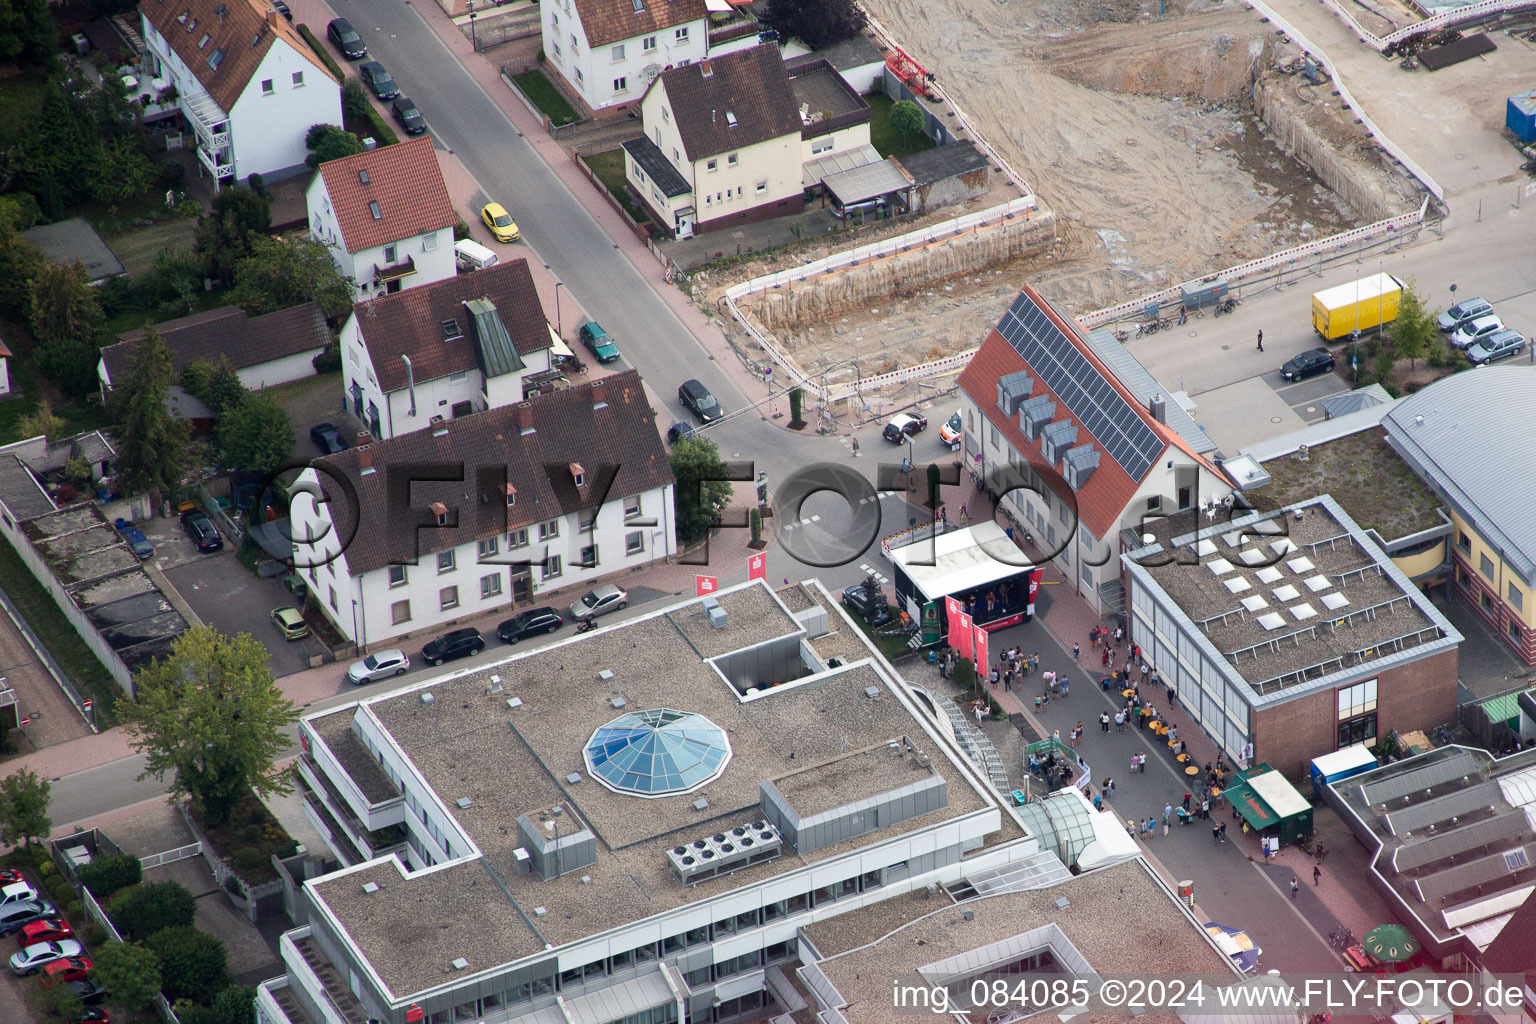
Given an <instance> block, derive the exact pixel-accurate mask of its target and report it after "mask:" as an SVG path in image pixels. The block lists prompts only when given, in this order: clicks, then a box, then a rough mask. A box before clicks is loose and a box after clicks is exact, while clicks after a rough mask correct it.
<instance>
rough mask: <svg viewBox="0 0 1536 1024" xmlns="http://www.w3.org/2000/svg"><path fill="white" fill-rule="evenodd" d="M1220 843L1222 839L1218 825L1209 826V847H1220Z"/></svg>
mask: <svg viewBox="0 0 1536 1024" xmlns="http://www.w3.org/2000/svg"><path fill="white" fill-rule="evenodd" d="M1221 842H1222V839H1221V826H1220V825H1212V826H1211V845H1212V846H1220V845H1221Z"/></svg>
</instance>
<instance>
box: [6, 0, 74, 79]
mask: <svg viewBox="0 0 1536 1024" xmlns="http://www.w3.org/2000/svg"><path fill="white" fill-rule="evenodd" d="M58 46H59V29H58V25H57V24H56V23H55V22H54V20H53V18H52V16H51V15H50V14H49V13H48V0H0V60H4V61H7V62H9V61H20V62H23V63H26V64H42V63H44V62H45V61H47V60H48V58H49V57H51V56H53V51H54V50H56V49H58Z"/></svg>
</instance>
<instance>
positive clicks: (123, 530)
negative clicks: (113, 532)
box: [114, 519, 155, 558]
mask: <svg viewBox="0 0 1536 1024" xmlns="http://www.w3.org/2000/svg"><path fill="white" fill-rule="evenodd" d="M114 525H116V527H117V532H118V533H120V534H122V537H123V540H125V541H127V542H128V546H129V547H130V548H132V549H133V553H134V554H135V555H137V556H138V557H140V558H153V557H155V546H154V545H153V544H151V543H150V542H149V538H148V537H146V536H144V531H143V530H141V529H139V528H138V527H137V526H134V525H133V524H132V523H130V522H128V520H126V519H119V520H117V522H116V523H115V524H114Z"/></svg>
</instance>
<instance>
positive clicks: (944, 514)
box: [939, 505, 949, 528]
mask: <svg viewBox="0 0 1536 1024" xmlns="http://www.w3.org/2000/svg"><path fill="white" fill-rule="evenodd" d="M939 522H940V523H942V524H944V526H945V528H948V527H949V509H948V507H946V506H944V505H940V506H939Z"/></svg>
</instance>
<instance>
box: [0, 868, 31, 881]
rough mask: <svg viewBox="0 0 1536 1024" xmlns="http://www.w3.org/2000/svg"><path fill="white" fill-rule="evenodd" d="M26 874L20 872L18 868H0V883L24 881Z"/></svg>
mask: <svg viewBox="0 0 1536 1024" xmlns="http://www.w3.org/2000/svg"><path fill="white" fill-rule="evenodd" d="M26 880H27V876H26V875H24V874H22V873H21V869H20V868H0V885H10V884H11V883H13V882H25V881H26Z"/></svg>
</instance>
